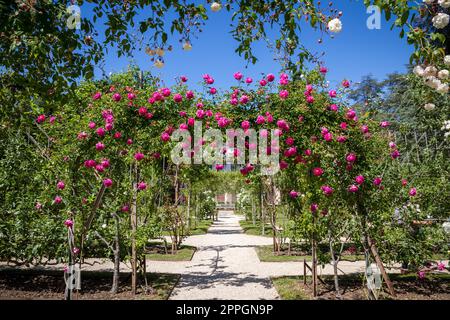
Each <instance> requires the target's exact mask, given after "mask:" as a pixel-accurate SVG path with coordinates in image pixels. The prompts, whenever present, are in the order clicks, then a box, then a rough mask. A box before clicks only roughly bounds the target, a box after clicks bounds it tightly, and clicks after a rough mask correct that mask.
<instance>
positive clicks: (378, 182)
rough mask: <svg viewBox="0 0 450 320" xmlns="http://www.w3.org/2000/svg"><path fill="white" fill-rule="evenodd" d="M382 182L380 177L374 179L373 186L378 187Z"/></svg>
mask: <svg viewBox="0 0 450 320" xmlns="http://www.w3.org/2000/svg"><path fill="white" fill-rule="evenodd" d="M381 182H382V179H381V178H380V177H376V178H375V179H373V184H374V185H376V186H379V185H380V184H381Z"/></svg>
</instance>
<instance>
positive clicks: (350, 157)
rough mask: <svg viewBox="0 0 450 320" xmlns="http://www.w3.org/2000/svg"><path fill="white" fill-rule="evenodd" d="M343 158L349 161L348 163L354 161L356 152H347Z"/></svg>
mask: <svg viewBox="0 0 450 320" xmlns="http://www.w3.org/2000/svg"><path fill="white" fill-rule="evenodd" d="M345 159H346V160H347V162H350V163H352V162H355V161H356V154H354V153H349V154H347V156H346V157H345Z"/></svg>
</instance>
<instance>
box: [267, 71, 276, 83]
mask: <svg viewBox="0 0 450 320" xmlns="http://www.w3.org/2000/svg"><path fill="white" fill-rule="evenodd" d="M266 79H267V81H269V82H272V81H273V80H275V75H274V74H273V73H269V74H268V75H267V76H266Z"/></svg>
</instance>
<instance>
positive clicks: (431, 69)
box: [424, 66, 438, 77]
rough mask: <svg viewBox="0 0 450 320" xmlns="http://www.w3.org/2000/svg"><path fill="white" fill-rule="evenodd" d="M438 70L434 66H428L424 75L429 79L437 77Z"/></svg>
mask: <svg viewBox="0 0 450 320" xmlns="http://www.w3.org/2000/svg"><path fill="white" fill-rule="evenodd" d="M437 71H438V70H437V69H436V67H434V66H428V67H426V68H425V70H424V75H425V76H426V77H429V76H433V77H434V76H435V75H436V73H437Z"/></svg>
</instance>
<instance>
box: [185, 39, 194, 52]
mask: <svg viewBox="0 0 450 320" xmlns="http://www.w3.org/2000/svg"><path fill="white" fill-rule="evenodd" d="M183 50H184V51H191V50H192V45H191V43H190V42H189V41H186V42H184V43H183Z"/></svg>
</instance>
